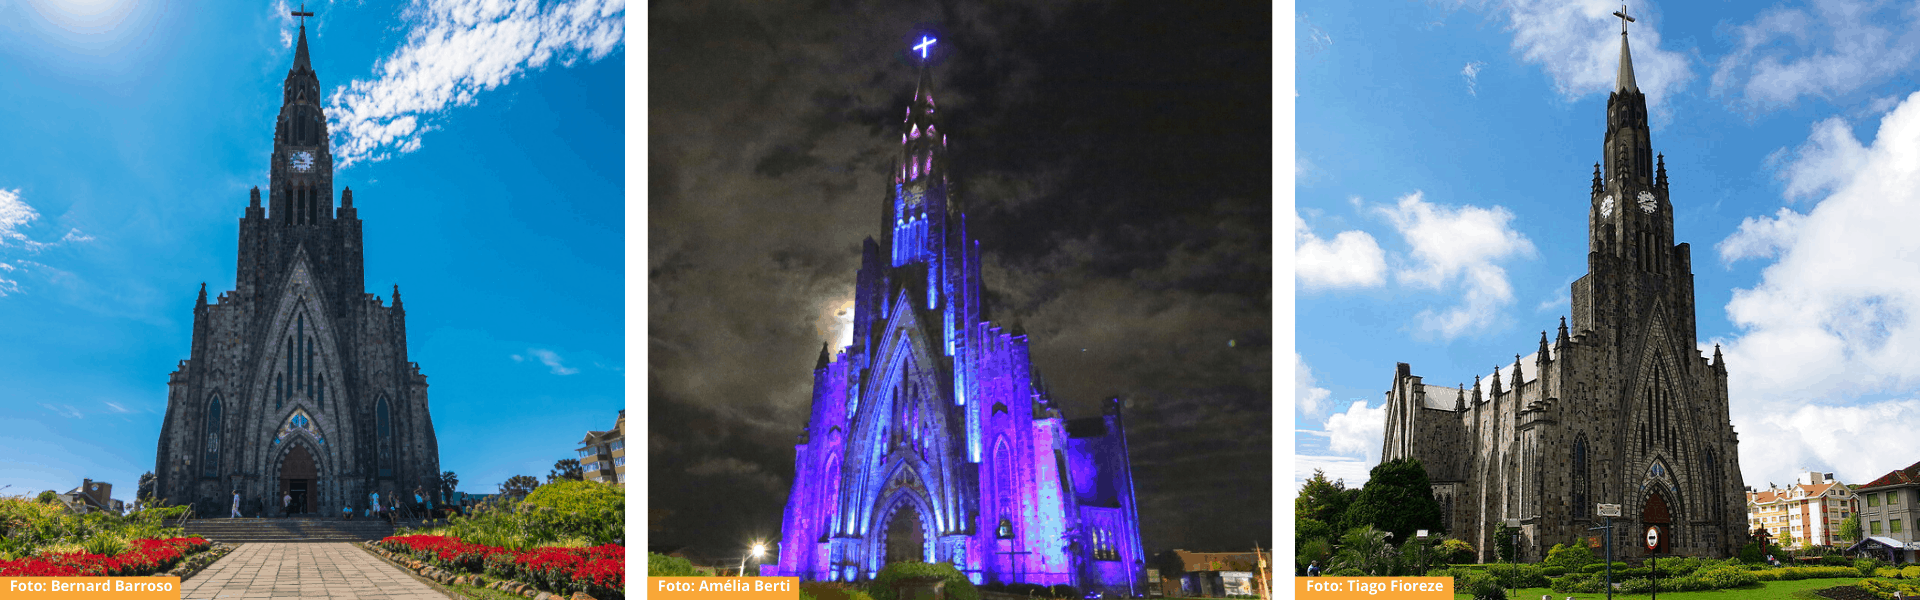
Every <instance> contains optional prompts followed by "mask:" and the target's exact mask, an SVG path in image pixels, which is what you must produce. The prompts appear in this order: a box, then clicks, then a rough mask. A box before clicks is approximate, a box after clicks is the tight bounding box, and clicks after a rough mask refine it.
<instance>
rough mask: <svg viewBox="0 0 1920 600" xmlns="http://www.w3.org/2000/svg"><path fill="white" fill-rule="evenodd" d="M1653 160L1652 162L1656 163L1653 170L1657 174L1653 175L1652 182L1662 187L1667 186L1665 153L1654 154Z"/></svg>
mask: <svg viewBox="0 0 1920 600" xmlns="http://www.w3.org/2000/svg"><path fill="white" fill-rule="evenodd" d="M1653 160H1654V163H1655V164H1656V165H1658V167H1657V169H1656V170H1655V173H1657V175H1655V177H1654V180H1653V184H1654V185H1656V186H1659V187H1662V188H1664V187H1667V155H1665V154H1656V155H1654V158H1653Z"/></svg>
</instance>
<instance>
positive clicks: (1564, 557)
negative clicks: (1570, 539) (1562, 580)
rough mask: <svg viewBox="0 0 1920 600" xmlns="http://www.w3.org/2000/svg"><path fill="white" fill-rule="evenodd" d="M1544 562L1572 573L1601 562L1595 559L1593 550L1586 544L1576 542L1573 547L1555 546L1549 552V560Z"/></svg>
mask: <svg viewBox="0 0 1920 600" xmlns="http://www.w3.org/2000/svg"><path fill="white" fill-rule="evenodd" d="M1542 562H1544V563H1546V564H1548V565H1553V566H1559V567H1566V568H1567V570H1569V571H1572V570H1577V569H1579V568H1580V567H1584V566H1587V565H1590V564H1593V563H1597V562H1600V559H1599V558H1596V557H1594V555H1593V550H1591V549H1589V548H1587V545H1586V544H1585V543H1583V542H1574V543H1573V544H1572V545H1565V544H1554V545H1553V549H1552V550H1548V551H1547V559H1546V560H1545V561H1542Z"/></svg>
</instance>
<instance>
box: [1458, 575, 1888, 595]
mask: <svg viewBox="0 0 1920 600" xmlns="http://www.w3.org/2000/svg"><path fill="white" fill-rule="evenodd" d="M1861 579H1866V578H1864V577H1855V578H1851V579H1849V578H1838V579H1801V580H1797V581H1762V582H1760V585H1758V586H1753V587H1744V588H1734V589H1730V590H1708V591H1704V592H1666V591H1663V592H1660V598H1661V600H1666V599H1667V598H1672V599H1673V600H1822V597H1821V596H1818V595H1815V594H1814V593H1813V592H1814V590H1824V589H1827V588H1830V587H1840V586H1843V585H1854V584H1856V583H1860V580H1861ZM1541 594H1546V595H1547V596H1548V597H1550V598H1553V600H1561V599H1563V598H1566V597H1567V596H1569V594H1557V593H1554V591H1553V590H1551V589H1548V588H1521V589H1520V591H1519V593H1518V594H1515V592H1514V591H1512V590H1508V591H1507V597H1508V598H1513V597H1516V596H1517V597H1519V598H1520V599H1521V600H1533V599H1534V598H1539V597H1540V595H1541ZM1571 596H1573V597H1574V598H1577V599H1578V600H1595V599H1599V600H1605V598H1606V597H1607V595H1606V594H1605V593H1597V594H1571ZM1453 597H1454V598H1455V600H1473V596H1471V595H1468V594H1454V595H1453ZM1613 597H1614V598H1651V597H1652V596H1651V595H1650V594H1622V593H1619V592H1615V593H1614V594H1613Z"/></svg>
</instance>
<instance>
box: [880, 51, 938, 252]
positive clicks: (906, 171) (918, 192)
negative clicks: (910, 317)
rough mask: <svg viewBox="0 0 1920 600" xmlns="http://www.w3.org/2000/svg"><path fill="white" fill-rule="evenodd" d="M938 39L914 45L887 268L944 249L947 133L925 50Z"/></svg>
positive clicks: (891, 205)
mask: <svg viewBox="0 0 1920 600" xmlns="http://www.w3.org/2000/svg"><path fill="white" fill-rule="evenodd" d="M937 41H938V40H936V39H934V38H931V37H922V38H921V39H920V44H919V45H916V46H914V56H915V57H916V58H917V59H919V60H920V67H919V73H918V77H917V78H916V79H917V81H916V82H915V84H914V89H913V100H912V101H911V102H909V103H908V104H907V112H906V116H905V118H903V119H902V123H901V131H900V155H899V158H898V159H897V162H895V163H894V166H895V169H894V173H893V188H894V194H893V198H892V202H890V203H889V205H888V215H887V216H888V221H889V223H887V229H888V231H889V232H890V235H889V240H888V241H889V242H890V245H891V249H892V261H891V262H890V263H889V264H890V265H892V266H896V267H897V266H901V265H906V264H910V263H915V262H924V261H928V260H930V259H934V258H935V255H936V254H939V253H940V252H941V251H942V250H943V248H942V245H943V239H944V237H945V236H944V234H945V231H944V229H945V227H946V225H947V219H946V216H947V215H948V214H950V213H951V212H952V207H951V206H950V205H949V204H948V198H947V177H946V169H947V134H946V133H945V132H944V131H942V130H941V129H940V126H939V121H940V119H939V114H938V111H939V105H938V103H936V102H934V99H933V73H932V72H931V70H930V69H929V68H928V66H927V61H926V56H927V51H928V49H929V48H931V47H932V46H933V45H934V43H935V42H937Z"/></svg>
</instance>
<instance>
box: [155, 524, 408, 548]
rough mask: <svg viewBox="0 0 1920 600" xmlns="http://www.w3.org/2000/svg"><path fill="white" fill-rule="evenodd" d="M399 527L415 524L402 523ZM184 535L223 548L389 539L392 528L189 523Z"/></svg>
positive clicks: (343, 525) (347, 525) (344, 525)
mask: <svg viewBox="0 0 1920 600" xmlns="http://www.w3.org/2000/svg"><path fill="white" fill-rule="evenodd" d="M400 525H401V526H402V527H409V526H418V525H419V523H418V522H402V523H401V524H400ZM186 530H187V535H188V536H189V537H191V536H200V537H203V538H206V539H207V540H208V541H214V542H224V543H227V544H235V545H238V544H246V543H254V542H268V543H302V542H304V543H323V542H362V541H368V540H379V539H380V538H384V537H387V536H390V535H393V530H394V528H393V526H392V525H388V524H387V522H386V521H384V520H380V519H354V520H352V521H342V520H340V519H338V518H332V519H325V518H318V517H305V518H302V517H292V518H284V519H283V518H259V519H253V518H246V519H193V520H190V521H187V523H186Z"/></svg>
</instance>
